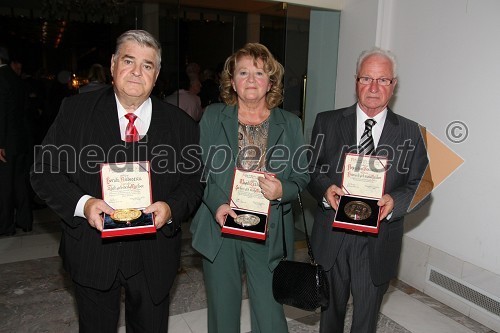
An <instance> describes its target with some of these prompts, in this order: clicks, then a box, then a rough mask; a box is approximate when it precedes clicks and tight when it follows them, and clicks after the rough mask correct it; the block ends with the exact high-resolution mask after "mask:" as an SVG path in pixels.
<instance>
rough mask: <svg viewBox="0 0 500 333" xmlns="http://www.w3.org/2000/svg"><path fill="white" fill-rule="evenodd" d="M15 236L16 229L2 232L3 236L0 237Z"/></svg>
mask: <svg viewBox="0 0 500 333" xmlns="http://www.w3.org/2000/svg"><path fill="white" fill-rule="evenodd" d="M15 234H16V229H14V230H12V231H7V232H4V233H3V234H0V236H14V235H15Z"/></svg>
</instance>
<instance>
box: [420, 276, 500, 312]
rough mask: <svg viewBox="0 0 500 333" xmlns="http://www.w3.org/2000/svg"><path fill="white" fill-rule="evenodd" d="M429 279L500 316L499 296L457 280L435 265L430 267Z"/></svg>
mask: <svg viewBox="0 0 500 333" xmlns="http://www.w3.org/2000/svg"><path fill="white" fill-rule="evenodd" d="M428 281H429V282H431V283H433V284H435V285H438V286H439V287H441V288H443V289H445V290H446V291H448V292H450V293H452V294H453V295H457V296H459V297H461V298H462V299H464V300H466V301H468V302H470V303H472V304H475V305H477V306H478V307H480V308H482V309H484V310H486V311H488V312H490V313H492V314H494V315H496V316H499V317H500V299H499V298H498V297H495V296H492V295H491V296H490V295H488V293H487V292H486V291H483V290H481V289H479V288H477V287H474V286H472V285H470V284H468V283H466V282H464V281H460V280H457V279H456V278H455V277H452V276H450V275H448V274H446V273H443V272H441V271H438V270H436V269H435V268H434V267H429V269H428Z"/></svg>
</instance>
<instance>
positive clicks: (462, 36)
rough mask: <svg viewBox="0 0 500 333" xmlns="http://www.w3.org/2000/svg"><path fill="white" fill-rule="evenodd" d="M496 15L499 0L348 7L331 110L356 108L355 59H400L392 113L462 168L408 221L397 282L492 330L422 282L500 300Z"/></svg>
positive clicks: (499, 47)
mask: <svg viewBox="0 0 500 333" xmlns="http://www.w3.org/2000/svg"><path fill="white" fill-rule="evenodd" d="M499 14H500V1H498V0H460V1H459V0H439V1H436V0H420V1H411V0H376V1H375V0H346V1H345V4H344V8H343V9H342V11H341V20H340V22H341V26H340V45H339V63H338V72H337V90H336V107H342V106H346V105H350V104H352V103H353V102H354V101H355V98H354V95H353V92H354V82H353V72H354V66H355V62H356V58H357V55H358V54H359V52H360V51H361V50H363V49H366V48H370V47H372V46H374V45H376V46H381V47H384V48H388V49H391V50H392V51H393V52H394V53H395V54H396V55H397V57H398V60H399V82H398V85H399V87H398V89H397V91H396V95H395V99H394V101H393V102H394V103H393V105H392V106H393V109H394V111H395V112H397V113H399V114H401V115H403V116H406V117H408V118H411V119H414V120H416V121H418V122H420V123H421V124H423V125H424V126H426V127H427V129H428V130H429V131H430V132H431V133H432V134H433V135H435V136H437V137H438V138H439V139H440V140H441V141H442V142H443V143H445V144H446V145H448V146H449V147H450V148H451V149H453V150H454V151H455V152H456V153H457V154H459V155H460V156H461V157H462V158H463V159H464V160H465V163H464V164H463V165H462V166H461V167H460V168H459V169H458V170H457V171H456V172H455V173H453V174H452V175H451V176H450V177H449V178H448V179H446V180H445V181H444V182H443V183H442V184H441V185H440V186H439V187H438V188H437V189H435V190H434V191H433V193H432V202H431V204H430V205H426V206H425V207H424V209H423V210H421V211H419V212H417V213H416V214H413V215H410V216H409V217H408V219H407V220H406V222H405V223H406V227H407V228H406V229H407V232H406V234H405V240H404V249H403V253H402V257H401V262H402V263H401V265H400V278H402V279H403V280H407V281H409V282H410V283H411V284H412V285H414V286H415V287H417V288H418V289H420V290H423V291H425V292H427V293H429V294H431V295H432V296H435V297H437V298H438V299H440V300H442V301H443V302H445V303H447V304H448V305H452V306H454V307H455V308H457V309H459V310H461V311H462V312H464V313H466V314H467V315H469V316H471V317H473V318H475V319H476V320H478V321H480V322H483V323H485V324H487V325H488V326H489V327H495V328H498V327H500V322H499V320H498V317H492V316H489V315H484V312H483V313H482V314H478V313H479V312H478V311H476V309H474V308H473V307H466V306H465V305H464V303H461V304H458V303H459V301H457V300H456V299H455V300H451V298H450V297H449V296H447V295H445V294H444V293H440V292H439V291H437V290H434V289H433V288H431V286H429V285H426V282H425V281H424V280H425V270H426V267H427V266H429V265H432V266H434V267H437V268H439V269H441V270H443V271H446V272H447V273H450V274H452V275H453V276H455V277H457V278H458V279H461V280H463V281H465V282H467V283H469V284H470V285H472V286H475V287H477V288H479V289H481V290H485V291H487V292H489V293H490V295H493V296H495V297H498V298H499V299H500V209H499V208H498V207H499V206H500V204H499V201H500V171H498V165H499V164H500V155H499V154H498V153H497V149H495V148H493V149H492V148H490V147H491V145H497V144H500V130H498V129H497V128H498V126H497V125H496V123H495V122H497V121H498V122H500V110H499V107H500V43H499V42H498V41H499V37H498V36H500V20H499V19H498V15H499ZM455 120H460V121H463V122H464V123H465V124H466V125H467V127H468V131H469V136H468V137H467V139H466V140H465V141H464V142H462V143H460V144H454V143H452V142H450V140H448V138H447V136H446V127H447V125H448V124H450V123H451V122H452V121H455ZM493 147H494V146H493ZM431 163H432V161H431ZM471 271H474V274H473V276H474V277H472V275H471V274H470V272H471ZM422 272H423V273H422ZM436 295H437V296H436ZM439 296H441V297H439ZM457 304H458V305H457Z"/></svg>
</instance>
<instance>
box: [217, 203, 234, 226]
mask: <svg viewBox="0 0 500 333" xmlns="http://www.w3.org/2000/svg"><path fill="white" fill-rule="evenodd" d="M228 215H230V216H231V217H232V218H234V219H235V218H237V217H238V215H237V214H236V213H235V212H234V210H232V209H231V207H230V206H229V205H228V204H223V205H220V207H219V208H217V211H216V212H215V221H217V223H218V224H219V225H220V226H221V227H222V226H223V225H224V222H225V221H226V217H227V216H228Z"/></svg>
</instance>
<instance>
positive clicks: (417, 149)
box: [308, 104, 429, 285]
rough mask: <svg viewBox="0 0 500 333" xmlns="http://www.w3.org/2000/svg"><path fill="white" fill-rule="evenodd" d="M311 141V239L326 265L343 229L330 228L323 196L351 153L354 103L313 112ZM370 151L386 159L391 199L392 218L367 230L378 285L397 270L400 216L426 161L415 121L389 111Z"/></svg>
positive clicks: (354, 141) (330, 218) (339, 176)
mask: <svg viewBox="0 0 500 333" xmlns="http://www.w3.org/2000/svg"><path fill="white" fill-rule="evenodd" d="M311 142H312V144H313V145H314V149H313V154H312V160H311V171H312V172H311V183H310V184H309V187H308V189H309V191H310V193H311V194H312V195H313V196H314V197H315V199H316V200H317V201H318V204H319V207H318V209H317V211H316V214H315V220H314V227H313V232H312V240H311V241H312V246H313V251H314V254H315V256H316V259H317V261H318V263H319V264H321V265H323V267H324V268H325V269H326V270H329V269H331V268H332V266H333V264H334V263H335V259H336V258H337V255H338V253H339V249H340V247H341V245H342V240H343V238H344V236H345V235H346V231H345V229H337V228H332V222H333V219H334V215H335V211H334V210H333V209H325V208H324V206H323V205H322V200H323V196H324V194H325V192H326V190H327V188H328V187H329V186H330V185H332V184H335V185H337V186H340V185H341V183H342V166H343V164H344V157H345V153H347V152H356V150H355V149H356V145H357V138H356V104H354V105H352V106H350V107H348V108H343V109H339V110H334V111H327V112H323V113H320V114H318V116H317V118H316V122H315V125H314V128H313V134H312V141H311ZM315 143H316V144H315ZM320 143H321V144H320ZM375 154H376V155H382V156H386V157H387V158H388V165H389V169H388V171H387V174H386V185H385V193H388V194H389V195H391V197H392V198H393V199H394V203H395V205H394V210H393V213H392V217H391V218H390V220H386V219H384V220H383V221H381V223H380V229H379V233H378V235H377V234H368V235H366V237H368V238H369V264H370V274H371V278H372V280H373V282H374V283H375V285H380V284H383V283H385V282H387V281H389V280H390V279H391V278H393V277H394V276H396V274H397V267H398V262H399V256H400V252H401V243H402V237H403V220H404V215H405V214H407V213H408V212H409V209H408V207H409V206H410V203H411V201H412V199H413V196H414V195H415V192H416V190H417V188H418V185H419V183H420V181H421V179H422V176H423V174H424V172H425V169H426V168H427V165H428V163H429V160H428V158H427V151H426V147H425V143H424V140H423V138H422V134H421V130H420V127H419V125H418V124H417V123H415V122H413V121H411V120H409V119H406V118H404V117H402V116H400V115H397V114H395V113H393V112H392V111H391V110H389V111H388V113H387V118H386V121H385V124H384V129H383V131H382V135H381V137H380V140H379V143H378V146H377V150H376V152H375ZM326 169H328V171H326V172H325V170H326ZM417 207H419V206H417Z"/></svg>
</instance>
